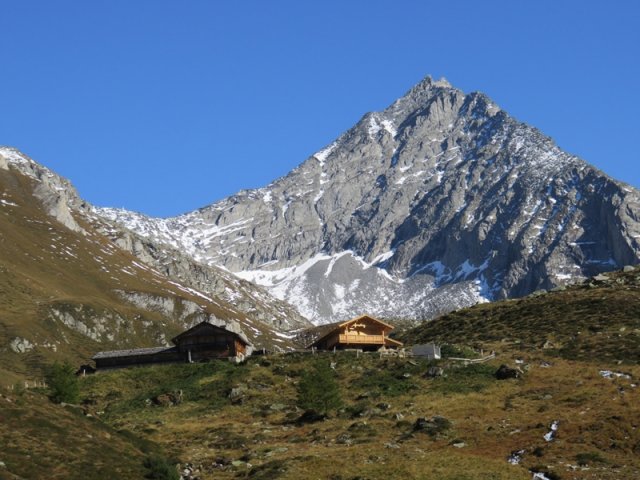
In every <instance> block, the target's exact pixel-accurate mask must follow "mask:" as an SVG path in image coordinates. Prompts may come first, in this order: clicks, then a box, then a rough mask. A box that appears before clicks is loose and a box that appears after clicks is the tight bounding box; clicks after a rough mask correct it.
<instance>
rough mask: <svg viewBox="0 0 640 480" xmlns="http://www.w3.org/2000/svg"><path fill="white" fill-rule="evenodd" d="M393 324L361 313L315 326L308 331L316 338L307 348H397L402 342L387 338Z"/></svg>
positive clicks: (373, 349)
mask: <svg viewBox="0 0 640 480" xmlns="http://www.w3.org/2000/svg"><path fill="white" fill-rule="evenodd" d="M391 330H393V326H392V325H389V324H388V323H384V322H382V321H380V320H378V319H377V318H373V317H371V316H369V315H362V316H360V317H356V318H353V319H351V320H348V321H346V322H338V323H332V324H329V325H322V326H321V327H316V328H315V329H313V331H312V332H310V334H311V335H313V336H315V337H316V339H315V340H314V341H313V343H311V344H310V345H308V347H307V348H317V349H319V350H333V349H334V348H336V349H345V348H359V349H362V350H368V351H375V350H378V349H379V348H381V347H386V348H398V347H401V346H402V343H401V342H399V341H397V340H394V339H392V338H389V332H390V331H391Z"/></svg>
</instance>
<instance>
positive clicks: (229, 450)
mask: <svg viewBox="0 0 640 480" xmlns="http://www.w3.org/2000/svg"><path fill="white" fill-rule="evenodd" d="M458 348H463V346H462V345H461V346H458ZM317 362H320V363H325V364H326V365H327V366H328V365H329V363H330V362H332V363H334V370H330V371H331V372H332V376H333V378H334V379H335V380H336V381H337V383H338V388H339V393H340V396H341V398H342V401H343V407H342V408H340V409H339V410H337V411H336V412H331V414H330V416H329V418H327V419H326V420H322V421H317V422H311V423H307V422H300V421H299V419H300V418H301V416H302V413H303V410H301V409H299V408H297V404H298V401H297V400H296V388H297V385H299V383H300V381H301V378H302V376H303V375H304V372H305V371H309V370H310V369H312V368H313V365H314V364H315V363H317ZM502 363H505V364H509V365H511V366H514V367H515V366H517V367H519V368H521V369H522V371H523V372H525V373H524V375H522V376H521V378H519V379H510V380H497V379H496V378H495V376H494V372H495V371H496V370H497V369H498V366H499V365H500V364H502ZM438 365H439V366H440V367H441V368H443V369H444V375H445V376H441V377H435V378H430V377H429V376H428V375H427V372H428V371H429V364H427V363H425V362H423V361H420V360H406V359H398V358H382V359H381V358H379V356H378V355H377V354H365V355H360V356H359V357H357V358H356V356H355V355H354V354H350V353H339V354H337V355H335V356H334V355H332V354H325V355H315V356H312V355H301V354H283V355H277V356H269V357H267V358H261V359H256V358H253V359H251V360H249V362H248V363H246V364H244V365H238V366H236V365H232V364H229V363H228V362H213V363H210V364H193V365H173V366H156V367H146V368H135V369H129V370H120V371H112V372H106V373H102V374H99V375H95V376H93V377H88V378H85V379H84V380H83V382H82V395H83V398H84V400H83V405H84V407H83V408H84V411H85V412H87V413H89V414H91V415H94V416H95V417H97V418H99V419H101V420H102V421H104V422H105V423H106V424H107V425H109V426H110V427H111V428H114V429H116V430H123V429H124V430H127V431H130V432H132V433H133V434H134V435H136V436H137V437H140V438H141V439H144V440H147V441H151V442H153V443H155V444H157V445H159V446H160V447H162V448H163V449H164V450H165V451H166V454H167V455H168V456H169V457H174V458H176V459H177V461H179V462H180V469H181V470H184V469H185V468H189V471H190V472H191V473H192V476H187V477H186V478H200V479H201V480H208V479H234V478H255V479H262V480H266V479H276V478H278V479H299V478H319V479H333V480H335V479H337V478H341V479H354V478H363V479H379V478H438V479H443V480H454V479H460V478H465V479H467V480H476V479H477V480H480V479H487V478H492V479H504V480H516V479H522V480H529V479H530V478H531V473H530V471H535V472H543V473H545V475H546V476H547V478H553V479H563V480H566V479H576V480H578V479H579V480H582V479H585V480H586V479H598V480H614V479H615V480H621V479H622V480H625V479H629V480H630V479H634V478H637V477H638V475H640V462H639V461H638V455H637V454H638V452H639V451H640V433H639V431H638V429H637V419H638V417H639V415H640V410H639V405H640V402H639V400H640V399H639V398H638V395H639V393H638V389H637V388H636V387H635V383H634V382H635V379H636V378H637V377H638V375H640V370H639V367H638V366H637V365H635V366H625V367H624V370H623V371H624V372H625V373H624V375H628V376H630V377H625V376H621V377H615V376H614V375H613V376H612V378H605V377H604V376H603V375H602V374H601V373H600V372H601V371H602V370H605V369H610V368H613V369H614V370H613V371H614V372H619V371H620V370H619V369H620V367H618V366H617V365H616V364H615V362H613V363H612V362H608V361H600V360H594V359H592V360H591V361H589V362H583V361H568V360H564V359H561V358H557V357H556V356H554V355H549V354H547V352H546V351H525V352H513V351H509V352H500V351H499V352H498V355H497V358H496V359H494V360H493V361H491V362H489V363H488V364H481V365H471V366H468V367H464V366H462V365H461V364H460V363H459V362H451V361H446V360H445V361H440V362H439V363H438ZM179 391H180V392H182V394H183V397H182V398H183V399H182V402H181V403H179V404H176V405H172V404H171V403H170V402H169V401H167V400H162V399H163V398H167V395H165V397H163V394H169V393H175V392H179ZM555 422H557V423H556V425H557V430H556V433H555V435H554V437H553V438H552V439H551V440H550V441H547V440H545V435H547V434H548V433H549V431H550V429H551V425H552V424H554V423H555ZM2 428H4V427H3V426H2V424H0V430H2ZM18 428H20V427H18ZM516 452H517V453H516ZM509 459H511V461H512V462H513V463H510V461H509ZM11 460H12V461H9V462H6V463H7V465H8V469H9V471H11V472H14V473H16V474H20V473H21V468H23V467H22V464H23V462H20V461H17V459H16V458H13V459H11ZM65 478H80V477H79V476H69V477H65ZM119 478H139V477H135V476H127V475H124V474H123V475H121V476H120V477H119Z"/></svg>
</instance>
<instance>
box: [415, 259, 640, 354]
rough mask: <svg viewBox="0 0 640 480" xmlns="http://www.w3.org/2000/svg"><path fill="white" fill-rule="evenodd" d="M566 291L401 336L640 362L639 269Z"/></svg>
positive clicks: (492, 306)
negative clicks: (544, 350) (544, 348)
mask: <svg viewBox="0 0 640 480" xmlns="http://www.w3.org/2000/svg"><path fill="white" fill-rule="evenodd" d="M607 277H608V279H606V280H604V279H603V280H598V281H596V280H589V281H587V282H585V283H583V284H579V285H573V286H570V287H568V288H567V289H566V290H562V291H552V292H548V293H546V294H543V295H530V296H528V297H525V298H522V299H517V300H506V301H502V302H495V303H486V304H480V305H476V306H474V307H471V308H467V309H463V310H459V311H457V312H453V313H450V314H448V315H444V316H442V317H440V318H438V319H436V320H434V321H433V322H428V323H424V324H422V325H420V326H419V327H416V328H415V329H413V330H409V331H408V332H405V333H404V334H403V338H404V339H405V340H409V341H412V342H415V343H419V342H426V341H431V340H435V341H438V342H445V343H447V342H448V343H458V344H468V345H474V344H475V345H476V346H478V347H480V346H484V348H485V350H488V349H490V348H496V349H499V350H504V349H520V350H529V351H533V350H536V349H540V348H542V347H543V346H545V345H544V344H545V343H547V342H550V343H548V344H547V345H546V351H547V353H549V354H554V355H557V356H560V357H562V358H566V359H569V360H587V361H602V362H608V363H613V362H618V361H619V362H622V363H625V364H635V365H637V364H639V363H640V269H634V270H632V271H629V272H621V271H619V272H611V273H609V274H608V275H607Z"/></svg>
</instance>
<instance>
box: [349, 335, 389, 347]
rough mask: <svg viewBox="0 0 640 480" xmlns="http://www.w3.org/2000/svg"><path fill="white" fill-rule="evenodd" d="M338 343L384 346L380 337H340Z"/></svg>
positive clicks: (382, 338)
mask: <svg viewBox="0 0 640 480" xmlns="http://www.w3.org/2000/svg"><path fill="white" fill-rule="evenodd" d="M340 343H348V344H357V343H369V344H374V345H384V337H383V336H382V335H344V334H341V335H340Z"/></svg>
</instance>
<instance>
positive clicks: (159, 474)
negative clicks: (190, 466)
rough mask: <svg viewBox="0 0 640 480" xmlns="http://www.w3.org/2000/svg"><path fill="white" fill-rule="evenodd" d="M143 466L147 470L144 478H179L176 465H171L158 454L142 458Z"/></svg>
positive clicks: (173, 479) (176, 479)
mask: <svg viewBox="0 0 640 480" xmlns="http://www.w3.org/2000/svg"><path fill="white" fill-rule="evenodd" d="M144 467H145V468H146V469H147V470H149V473H147V474H146V475H145V478H149V479H151V480H179V479H180V475H179V474H178V471H177V470H176V467H175V466H173V465H171V464H170V463H169V462H168V461H167V459H166V458H164V457H160V456H157V455H156V456H152V457H147V458H145V460H144Z"/></svg>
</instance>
